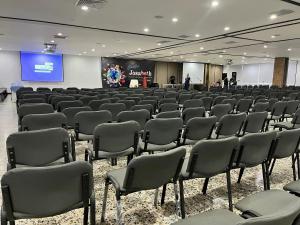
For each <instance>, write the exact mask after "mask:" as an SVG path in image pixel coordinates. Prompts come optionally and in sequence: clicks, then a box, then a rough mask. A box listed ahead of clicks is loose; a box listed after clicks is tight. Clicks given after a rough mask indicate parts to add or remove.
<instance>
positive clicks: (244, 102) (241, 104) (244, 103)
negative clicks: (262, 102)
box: [236, 99, 252, 113]
mask: <svg viewBox="0 0 300 225" xmlns="http://www.w3.org/2000/svg"><path fill="white" fill-rule="evenodd" d="M251 106H252V99H240V100H239V101H238V103H237V105H236V112H239V113H242V112H245V113H248V112H249V111H250V108H251Z"/></svg>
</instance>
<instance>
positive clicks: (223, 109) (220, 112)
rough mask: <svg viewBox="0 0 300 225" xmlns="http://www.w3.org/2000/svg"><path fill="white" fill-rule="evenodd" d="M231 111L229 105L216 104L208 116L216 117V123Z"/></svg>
mask: <svg viewBox="0 0 300 225" xmlns="http://www.w3.org/2000/svg"><path fill="white" fill-rule="evenodd" d="M230 110H231V105H230V104H218V105H215V106H213V107H212V108H211V111H210V116H216V117H217V119H218V121H219V120H220V119H221V117H222V116H224V115H227V114H228V113H229V112H230Z"/></svg>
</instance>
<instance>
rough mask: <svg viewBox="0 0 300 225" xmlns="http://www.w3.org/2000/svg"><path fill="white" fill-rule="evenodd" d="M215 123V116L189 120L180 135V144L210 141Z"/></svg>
mask: <svg viewBox="0 0 300 225" xmlns="http://www.w3.org/2000/svg"><path fill="white" fill-rule="evenodd" d="M216 122H217V118H216V117H215V116H212V117H208V118H205V117H195V118H191V119H189V120H188V121H187V123H186V127H185V129H184V132H183V135H182V139H183V140H182V144H183V145H186V144H188V145H192V144H195V143H196V142H197V141H199V140H202V139H210V138H211V134H212V132H213V130H214V128H215V125H216Z"/></svg>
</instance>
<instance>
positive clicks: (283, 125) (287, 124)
mask: <svg viewBox="0 0 300 225" xmlns="http://www.w3.org/2000/svg"><path fill="white" fill-rule="evenodd" d="M271 126H274V127H275V128H283V129H292V128H293V126H294V124H292V123H291V122H279V123H274V124H271Z"/></svg>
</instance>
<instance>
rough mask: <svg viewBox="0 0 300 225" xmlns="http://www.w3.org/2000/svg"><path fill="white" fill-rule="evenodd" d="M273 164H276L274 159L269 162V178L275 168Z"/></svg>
mask: <svg viewBox="0 0 300 225" xmlns="http://www.w3.org/2000/svg"><path fill="white" fill-rule="evenodd" d="M275 162H276V159H273V161H272V162H271V164H270V165H271V168H270V169H269V176H271V175H272V172H273V169H274V166H275Z"/></svg>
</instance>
